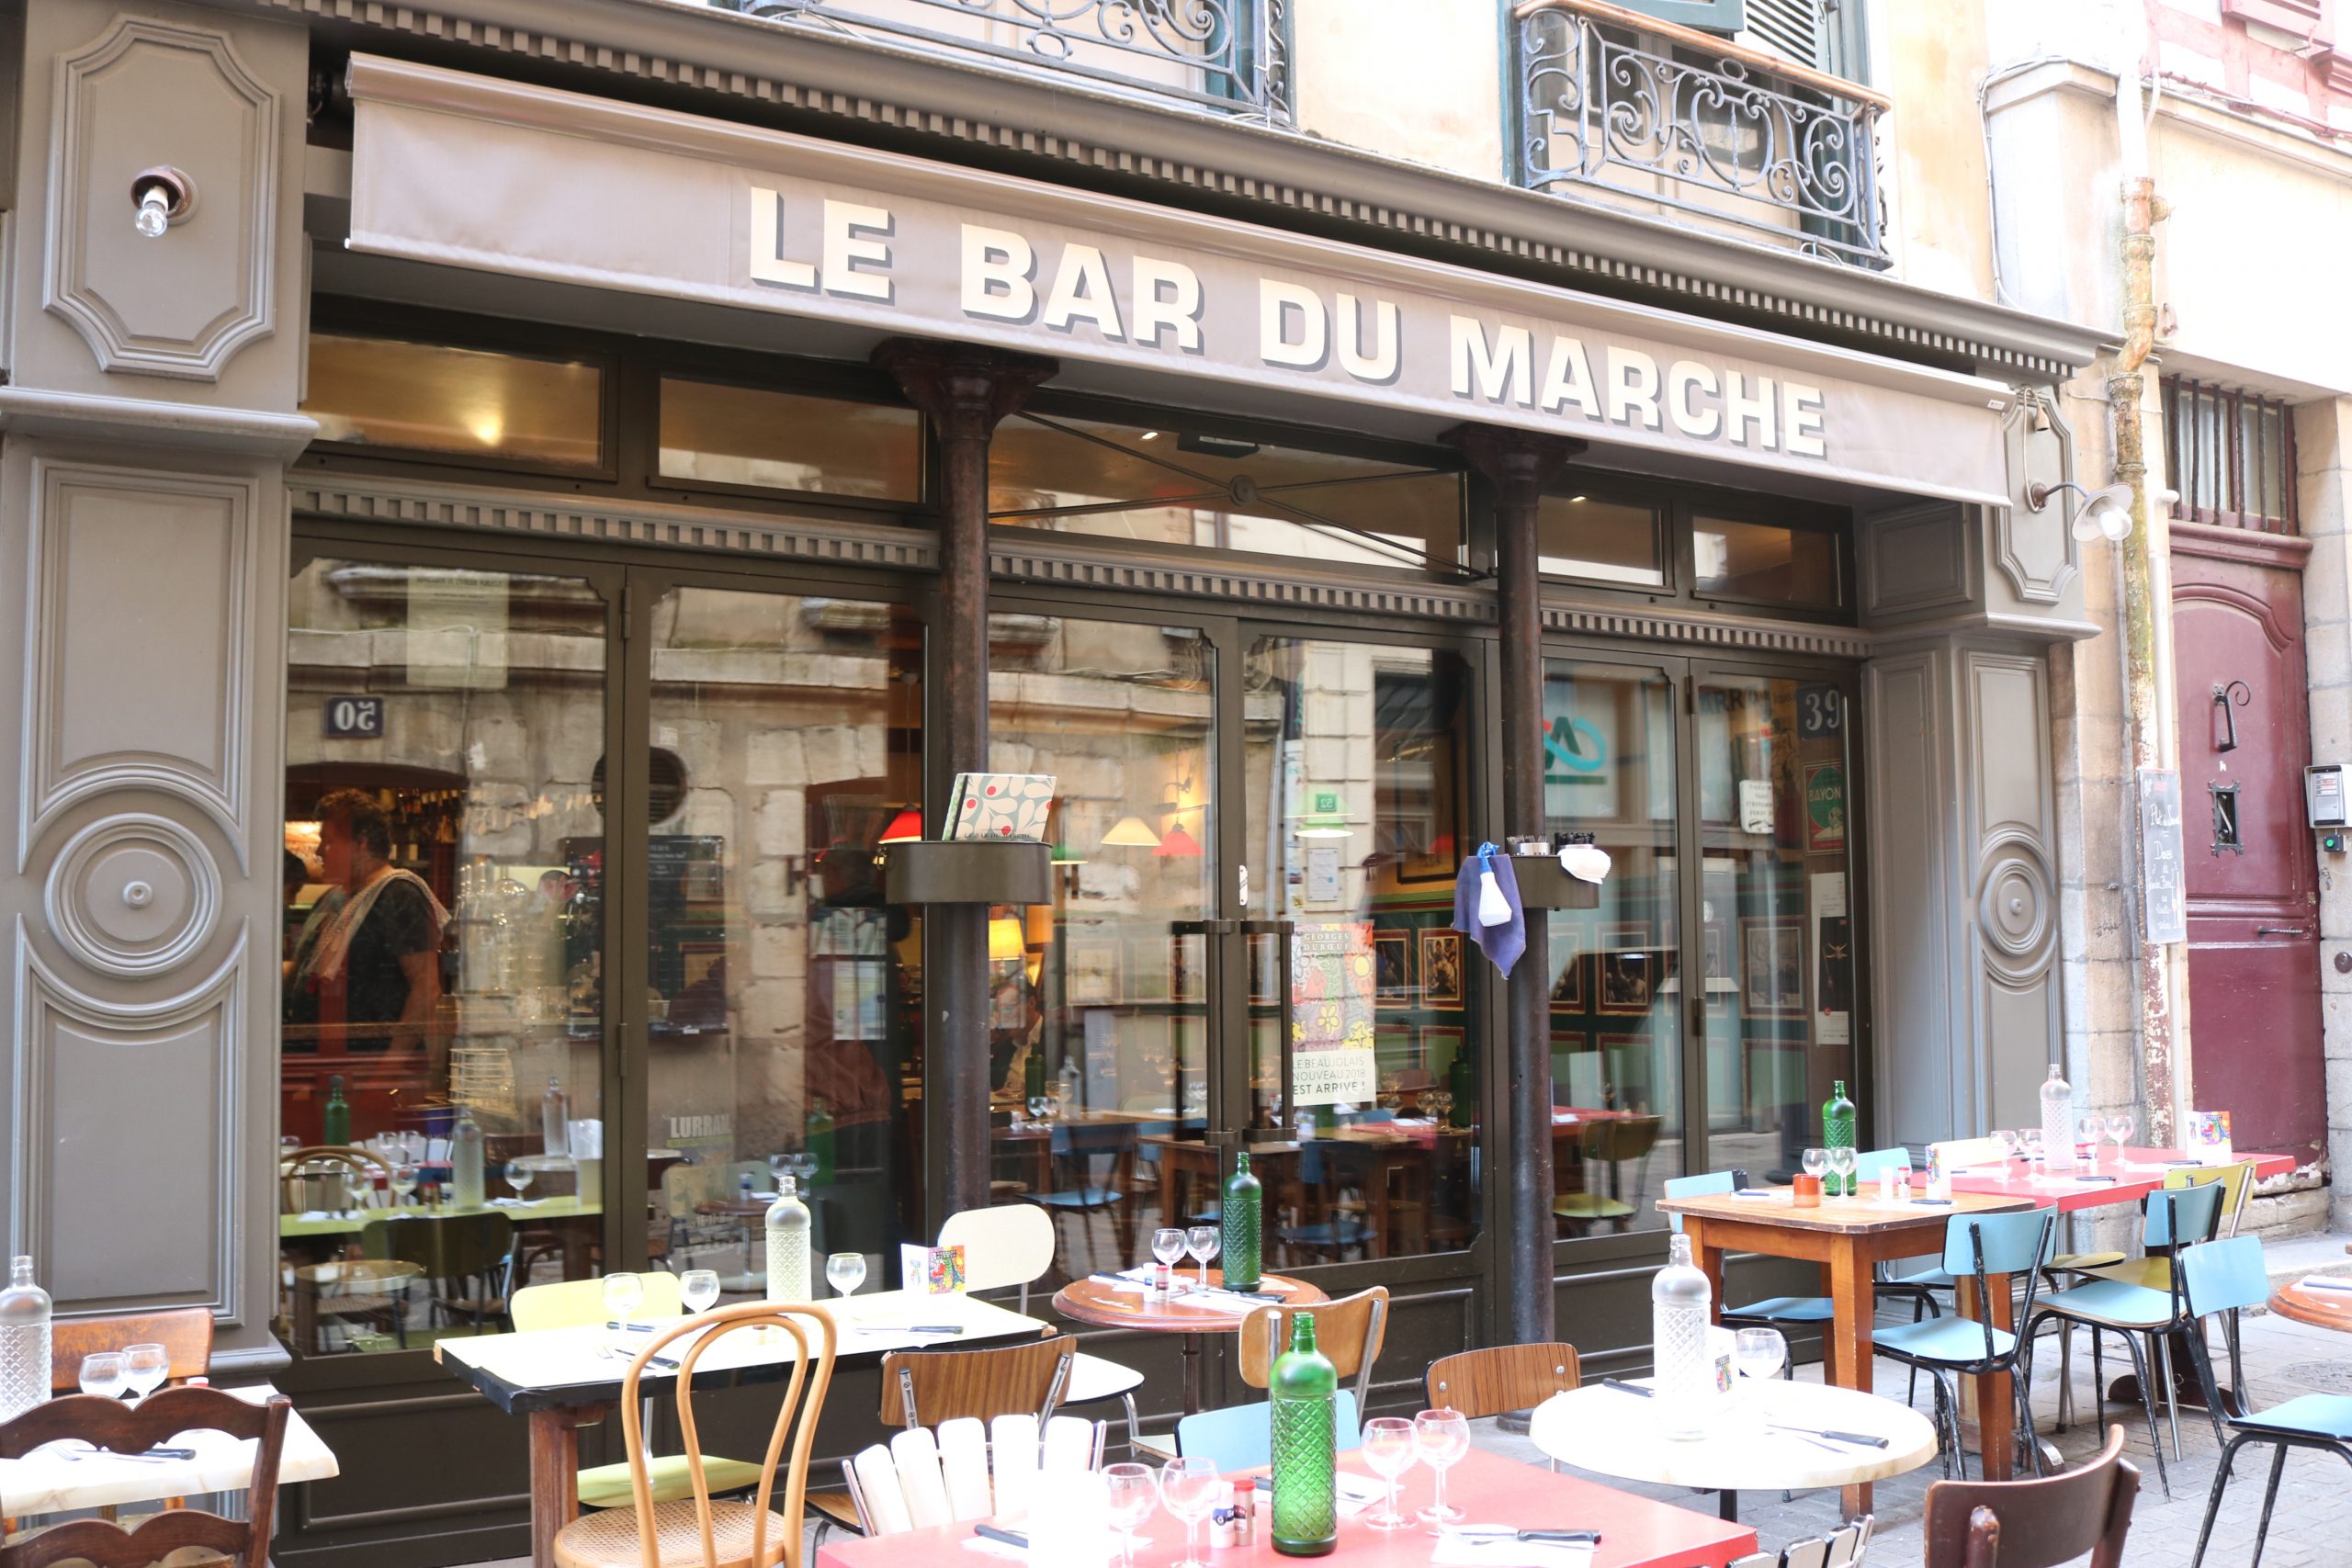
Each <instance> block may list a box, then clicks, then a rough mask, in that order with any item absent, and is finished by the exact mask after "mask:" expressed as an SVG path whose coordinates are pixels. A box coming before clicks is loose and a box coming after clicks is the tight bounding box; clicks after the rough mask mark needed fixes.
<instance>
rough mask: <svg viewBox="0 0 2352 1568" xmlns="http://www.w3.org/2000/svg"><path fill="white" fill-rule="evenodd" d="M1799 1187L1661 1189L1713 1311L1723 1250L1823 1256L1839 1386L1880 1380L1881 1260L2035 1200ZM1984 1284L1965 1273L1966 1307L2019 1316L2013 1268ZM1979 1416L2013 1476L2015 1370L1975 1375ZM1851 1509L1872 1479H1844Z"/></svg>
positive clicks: (1832, 1377)
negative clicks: (1710, 1191)
mask: <svg viewBox="0 0 2352 1568" xmlns="http://www.w3.org/2000/svg"><path fill="white" fill-rule="evenodd" d="M1794 1197H1795V1194H1794V1191H1793V1190H1792V1189H1790V1188H1774V1189H1771V1190H1770V1192H1769V1193H1768V1194H1767V1195H1765V1196H1762V1197H1756V1198H1743V1197H1739V1196H1737V1195H1736V1194H1729V1193H1726V1194H1722V1195H1709V1196H1707V1197H1692V1198H1661V1199H1659V1200H1658V1203H1657V1206H1658V1208H1659V1210H1660V1211H1661V1212H1663V1213H1669V1214H1679V1215H1681V1216H1682V1229H1683V1234H1685V1235H1688V1236H1690V1238H1691V1255H1692V1257H1693V1258H1694V1259H1695V1260H1696V1261H1697V1263H1698V1265H1699V1267H1700V1268H1701V1269H1704V1270H1705V1271H1706V1275H1707V1281H1708V1283H1709V1284H1710V1285H1712V1286H1713V1288H1714V1312H1715V1315H1716V1316H1717V1317H1718V1318H1720V1317H1721V1316H1722V1314H1723V1309H1724V1253H1726V1252H1759V1253H1762V1254H1764V1255H1765V1256H1767V1257H1770V1258H1803V1259H1805V1260H1807V1261H1810V1262H1814V1263H1817V1264H1819V1265H1820V1266H1821V1272H1822V1277H1823V1280H1822V1282H1823V1286H1824V1289H1823V1292H1822V1293H1823V1294H1824V1295H1826V1296H1827V1297H1828V1298H1829V1300H1830V1304H1831V1310H1832V1321H1831V1323H1830V1325H1829V1332H1828V1334H1827V1335H1826V1336H1825V1337H1824V1338H1823V1341H1822V1344H1823V1349H1824V1351H1825V1352H1826V1357H1827V1365H1826V1368H1825V1369H1824V1372H1825V1381H1826V1382H1830V1383H1833V1384H1835V1385H1837V1386H1838V1387H1840V1388H1850V1389H1857V1390H1860V1392H1862V1393H1869V1392H1870V1390H1871V1373H1872V1369H1871V1315H1872V1314H1874V1313H1875V1312H1876V1311H1877V1307H1878V1293H1877V1291H1876V1290H1875V1289H1874V1287H1873V1285H1872V1282H1871V1281H1872V1274H1871V1270H1872V1268H1873V1266H1874V1265H1876V1264H1879V1263H1883V1262H1890V1261H1892V1260H1894V1258H1913V1257H1917V1256H1918V1255H1920V1254H1922V1253H1941V1252H1942V1251H1943V1246H1944V1243H1943V1237H1944V1229H1945V1225H1946V1224H1947V1222H1949V1221H1950V1220H1951V1217H1952V1216H1953V1215H1955V1214H1996V1213H2014V1212H2016V1211H2018V1210H2020V1209H2030V1208H2033V1207H2035V1206H2036V1204H2035V1202H2034V1201H2033V1200H2031V1199H2030V1198H2021V1197H2008V1196H2004V1195H2000V1194H1995V1193H1968V1192H1955V1193H1954V1194H1953V1196H1952V1197H1951V1198H1950V1199H1948V1200H1945V1201H1936V1200H1933V1199H1928V1198H1897V1199H1896V1200H1895V1201H1894V1202H1892V1203H1886V1202H1882V1201H1880V1200H1879V1198H1878V1197H1877V1195H1876V1191H1875V1190H1874V1189H1873V1190H1871V1195H1870V1196H1868V1197H1860V1198H1824V1199H1823V1200H1822V1201H1821V1204H1820V1206H1819V1207H1818V1208H1807V1209H1800V1208H1798V1207H1796V1206H1795V1203H1794V1201H1793V1200H1794ZM1985 1288H1986V1290H1987V1292H1989V1294H1990V1295H1991V1297H1992V1300H1991V1301H1990V1302H1989V1303H1983V1304H1981V1305H1980V1304H1979V1303H1977V1301H1976V1300H1975V1294H1976V1281H1975V1280H1973V1279H1972V1280H1962V1282H1961V1286H1960V1291H1959V1295H1960V1310H1961V1312H1962V1314H1963V1315H1966V1316H1970V1317H1975V1316H1978V1315H1979V1314H1981V1313H1985V1312H1988V1311H1989V1313H1990V1314H1991V1321H1992V1323H1993V1324H1994V1325H1995V1326H1996V1327H1999V1328H2008V1327H2011V1326H2013V1325H2011V1323H2010V1321H2009V1319H2010V1303H2009V1277H2008V1276H2007V1275H2006V1274H1994V1275H1988V1276H1987V1277H1986V1279H1985ZM1976 1385H1977V1386H1976V1396H1977V1410H1978V1419H1979V1421H1980V1423H1981V1426H1982V1428H1983V1440H1984V1448H1985V1473H1986V1478H1987V1479H1988V1480H1995V1481H2000V1480H2006V1479H2007V1477H2008V1471H2009V1444H2010V1440H2011V1438H2012V1436H2013V1434H2012V1431H2011V1425H2012V1424H2011V1421H2010V1416H2009V1413H2010V1409H2011V1395H2010V1388H2009V1377H2008V1374H2007V1373H2006V1372H1989V1373H1986V1374H1985V1376H1983V1377H1981V1378H1978V1379H1977V1380H1976ZM1844 1493H1845V1498H1844V1501H1845V1507H1846V1517H1849V1518H1858V1517H1860V1516H1861V1515H1863V1514H1867V1513H1869V1512H1870V1511H1871V1488H1870V1483H1868V1482H1859V1483H1850V1484H1849V1485H1847V1486H1846V1487H1845V1488H1844Z"/></svg>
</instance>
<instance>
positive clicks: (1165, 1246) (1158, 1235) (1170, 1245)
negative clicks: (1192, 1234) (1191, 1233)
mask: <svg viewBox="0 0 2352 1568" xmlns="http://www.w3.org/2000/svg"><path fill="white" fill-rule="evenodd" d="M1151 1255H1152V1257H1154V1258H1158V1259H1159V1261H1160V1262H1161V1263H1164V1264H1166V1265H1167V1266H1168V1267H1169V1268H1170V1269H1173V1268H1175V1267H1176V1263H1177V1260H1178V1259H1179V1258H1182V1257H1183V1256H1184V1233H1183V1232H1182V1231H1181V1230H1178V1229H1177V1228H1176V1227H1175V1226H1174V1225H1162V1226H1161V1227H1160V1228H1159V1229H1158V1230H1156V1231H1154V1232H1152V1233H1151Z"/></svg>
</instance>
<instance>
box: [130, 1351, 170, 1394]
mask: <svg viewBox="0 0 2352 1568" xmlns="http://www.w3.org/2000/svg"><path fill="white" fill-rule="evenodd" d="M171 1375H172V1353H171V1352H170V1351H169V1350H167V1349H165V1348H164V1347H163V1346H161V1345H126V1346H124V1347H123V1348H122V1381H123V1382H125V1383H127V1384H128V1385H130V1397H131V1398H133V1399H134V1400H137V1399H144V1398H146V1397H147V1396H148V1395H149V1394H151V1393H154V1392H155V1391H156V1390H157V1389H158V1388H161V1387H162V1386H163V1384H164V1379H165V1378H167V1377H169V1376H171Z"/></svg>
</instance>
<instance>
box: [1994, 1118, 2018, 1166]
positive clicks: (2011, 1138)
mask: <svg viewBox="0 0 2352 1568" xmlns="http://www.w3.org/2000/svg"><path fill="white" fill-rule="evenodd" d="M1993 1136H1994V1138H1995V1140H1996V1141H1997V1142H1998V1143H1999V1144H2000V1145H2001V1163H2002V1164H2004V1165H2006V1164H2007V1163H2008V1162H2009V1161H2011V1160H2013V1159H2015V1158H2017V1157H2018V1135H2017V1134H2015V1133H2012V1132H2010V1131H2009V1130H2008V1129H2007V1128H2006V1127H2005V1128H2003V1129H2001V1130H2000V1131H1999V1132H1997V1133H1995V1134H1993Z"/></svg>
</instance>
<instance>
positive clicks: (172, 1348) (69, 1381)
mask: <svg viewBox="0 0 2352 1568" xmlns="http://www.w3.org/2000/svg"><path fill="white" fill-rule="evenodd" d="M126 1345H161V1346H162V1347H163V1348H164V1349H165V1350H167V1351H169V1352H170V1353H171V1358H172V1363H171V1371H170V1372H169V1373H168V1374H166V1375H167V1376H168V1377H169V1379H170V1381H171V1382H175V1383H179V1382H187V1380H188V1379H190V1378H200V1377H202V1376H203V1375H204V1370H205V1368H207V1367H209V1366H210V1365H211V1364H212V1314H211V1312H210V1310H209V1309H208V1308H205V1307H174V1308H172V1309H171V1310H170V1311H168V1312H130V1313H123V1314H119V1316H114V1317H61V1318H59V1319H58V1320H57V1321H56V1322H55V1323H53V1324H52V1325H50V1331H49V1389H50V1392H51V1393H70V1392H72V1391H73V1390H74V1389H77V1388H79V1387H81V1386H82V1360H83V1358H85V1357H86V1356H95V1355H96V1354H97V1353H98V1352H99V1351H101V1350H119V1349H121V1348H123V1347H124V1346H126Z"/></svg>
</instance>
